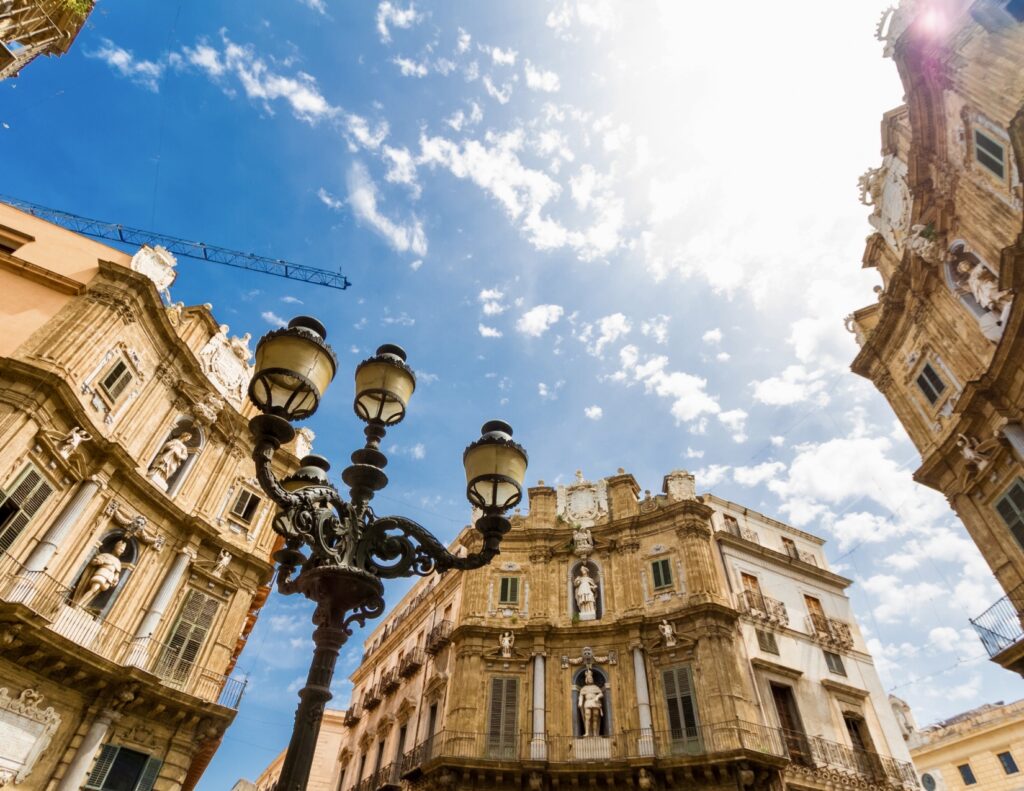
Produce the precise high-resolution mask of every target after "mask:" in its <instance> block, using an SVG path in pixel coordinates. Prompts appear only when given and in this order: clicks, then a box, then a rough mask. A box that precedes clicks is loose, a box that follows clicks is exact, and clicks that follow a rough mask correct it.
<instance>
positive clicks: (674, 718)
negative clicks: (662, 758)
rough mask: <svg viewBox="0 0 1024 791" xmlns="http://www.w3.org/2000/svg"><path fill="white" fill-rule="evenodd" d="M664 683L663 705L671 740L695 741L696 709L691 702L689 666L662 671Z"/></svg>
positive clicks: (691, 687) (696, 735)
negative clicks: (666, 711) (665, 710)
mask: <svg viewBox="0 0 1024 791" xmlns="http://www.w3.org/2000/svg"><path fill="white" fill-rule="evenodd" d="M662 680H663V681H664V684H665V705H666V708H667V709H668V723H669V728H670V729H671V731H672V740H673V741H680V740H684V741H688V742H689V741H695V740H697V738H698V733H697V709H696V707H695V706H694V702H693V691H692V690H693V685H692V684H691V681H690V668H689V667H674V668H670V669H669V670H665V671H664V672H663V673H662Z"/></svg>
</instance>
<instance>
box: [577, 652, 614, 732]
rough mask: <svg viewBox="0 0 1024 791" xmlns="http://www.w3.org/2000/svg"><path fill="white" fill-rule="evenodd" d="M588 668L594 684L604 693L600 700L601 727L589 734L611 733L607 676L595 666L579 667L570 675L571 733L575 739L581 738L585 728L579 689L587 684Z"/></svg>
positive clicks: (610, 710)
mask: <svg viewBox="0 0 1024 791" xmlns="http://www.w3.org/2000/svg"><path fill="white" fill-rule="evenodd" d="M588 670H589V671H590V672H591V673H592V674H593V676H592V678H593V679H594V682H593V683H594V685H595V686H597V687H600V689H601V692H603V693H604V697H603V698H602V700H601V729H600V732H599V733H597V734H591V736H599V737H603V738H607V737H609V736H611V734H612V686H611V684H610V683H609V681H608V676H607V675H606V674H605V673H604V672H603V671H601V670H598V669H597V668H596V667H593V668H586V667H584V668H580V669H579V670H577V671H576V673H575V674H574V675H573V677H572V735H573V736H574V737H575V738H577V739H582V738H583V733H584V730H585V728H584V722H583V711H582V709H581V708H580V690H581V689H583V687H585V686H586V685H587V671H588Z"/></svg>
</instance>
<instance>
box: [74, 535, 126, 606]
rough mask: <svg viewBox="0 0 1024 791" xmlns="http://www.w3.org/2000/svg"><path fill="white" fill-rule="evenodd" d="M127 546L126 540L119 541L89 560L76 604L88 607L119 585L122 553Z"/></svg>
mask: <svg viewBox="0 0 1024 791" xmlns="http://www.w3.org/2000/svg"><path fill="white" fill-rule="evenodd" d="M127 548H128V545H127V544H126V543H125V542H124V541H118V542H117V543H116V544H114V546H113V548H112V549H111V551H110V552H100V553H99V554H98V555H96V557H94V558H93V559H92V560H90V561H89V567H88V568H87V569H86V571H85V573H84V574H83V575H82V579H81V582H79V584H78V590H77V591H75V595H74V599H73V601H74V603H75V604H77V605H78V606H79V607H88V606H89V603H90V602H91V601H92V600H93V599H95V598H96V597H97V596H98V595H99V594H101V593H103V592H104V591H108V590H110V589H111V588H113V587H114V586H115V585H117V583H118V582H119V581H120V579H121V555H123V554H124V551H125V550H126V549H127Z"/></svg>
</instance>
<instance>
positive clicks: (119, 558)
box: [70, 530, 139, 618]
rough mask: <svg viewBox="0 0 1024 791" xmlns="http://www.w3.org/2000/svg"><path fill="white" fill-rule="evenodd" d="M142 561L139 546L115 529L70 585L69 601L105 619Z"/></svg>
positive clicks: (122, 532)
mask: <svg viewBox="0 0 1024 791" xmlns="http://www.w3.org/2000/svg"><path fill="white" fill-rule="evenodd" d="M138 559H139V546H138V544H137V543H136V541H135V539H134V538H131V537H129V536H126V535H125V533H124V531H123V530H113V531H111V532H110V533H107V535H105V536H104V537H103V539H102V540H101V541H100V543H99V546H98V547H96V549H95V550H94V551H93V552H92V553H91V554H90V555H89V557H88V559H87V560H86V561H85V563H83V564H82V567H81V568H80V569H79V572H78V575H77V577H76V578H75V583H74V585H72V586H71V593H70V602H71V603H72V604H74V605H75V606H77V607H79V608H80V609H82V610H85V611H86V612H89V613H92V614H93V615H95V616H97V617H99V618H102V617H104V616H105V615H106V614H107V613H108V612H109V611H110V608H111V607H112V606H113V604H114V602H115V601H116V600H117V597H118V596H119V595H120V593H121V591H122V590H123V589H124V586H125V583H127V582H128V578H129V577H130V576H131V573H132V571H133V570H134V569H135V565H136V563H138Z"/></svg>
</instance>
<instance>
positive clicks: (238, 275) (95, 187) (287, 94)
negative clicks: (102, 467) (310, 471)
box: [0, 0, 1024, 789]
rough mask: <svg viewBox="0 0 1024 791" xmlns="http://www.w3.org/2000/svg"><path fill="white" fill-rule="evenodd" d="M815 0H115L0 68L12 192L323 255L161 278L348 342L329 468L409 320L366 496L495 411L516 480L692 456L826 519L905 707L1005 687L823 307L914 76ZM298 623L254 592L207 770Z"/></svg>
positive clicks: (853, 268) (242, 733) (457, 518)
mask: <svg viewBox="0 0 1024 791" xmlns="http://www.w3.org/2000/svg"><path fill="white" fill-rule="evenodd" d="M839 5H840V6H841V7H837V6H836V4H822V3H817V2H809V1H804V0H799V1H796V2H789V3H771V4H765V3H755V2H753V0H750V2H746V1H745V2H741V3H738V4H735V3H730V4H723V3H705V4H690V3H685V4H684V3H675V2H663V3H659V2H653V1H651V2H638V3H632V2H631V3H628V4H627V3H624V2H623V3H613V2H608V1H607V0H552V1H547V0H545V1H544V2H541V1H540V0H523V1H522V2H517V3H506V4H498V3H486V4H484V3H468V2H462V3H456V2H450V3H443V4H441V3H438V4H430V3H427V2H417V3H415V4H409V3H408V2H407V0H401V1H394V0H393V2H380V3H374V2H363V3H355V2H342V0H276V2H269V0H254V2H250V3H245V4H237V3H229V2H214V1H211V2H205V3H197V2H191V3H189V2H184V1H183V0H177V1H172V2H164V3H140V2H125V1H124V0H103V1H102V2H100V3H99V5H98V7H97V10H96V12H95V13H94V14H93V15H92V17H91V18H90V20H89V23H88V25H87V27H86V29H85V30H84V31H83V32H82V34H81V35H80V37H79V39H78V40H77V42H76V43H75V46H74V47H73V49H72V50H71V52H70V53H69V54H68V55H67V56H65V57H64V58H62V59H59V60H53V59H48V60H41V61H39V62H36V63H34V64H32V65H31V66H30V67H29V68H28V69H26V70H25V72H24V74H23V76H22V77H21V78H19V79H18V80H17V81H8V82H5V83H2V84H0V124H2V126H0V156H2V161H3V163H4V180H3V188H2V191H3V192H5V193H7V194H10V195H14V196H17V197H21V198H26V199H28V200H33V201H36V202H38V203H42V204H44V205H49V206H54V207H58V208H63V209H66V210H69V211H73V212H78V213H80V214H84V215H87V216H93V217H97V218H100V219H105V220H110V221H116V222H121V223H124V224H126V225H134V226H137V227H143V228H152V229H155V230H159V231H162V232H165V233H169V234H175V235H179V236H184V237H188V238H191V239H195V240H197V241H205V242H209V243H211V244H219V245H222V246H226V247H233V248H238V249H242V250H246V251H253V252H257V253H262V254H266V255H270V256H272V257H275V258H285V259H290V260H294V261H297V262H301V263H306V264H310V265H314V266H319V267H325V268H329V269H340V270H341V271H343V272H344V273H345V274H347V275H348V276H349V277H350V278H351V280H352V282H353V287H352V288H351V289H350V290H349V291H347V292H338V291H330V290H327V289H318V288H315V287H311V286H305V285H303V284H299V283H292V282H290V281H286V280H279V279H275V278H270V277H267V276H259V275H252V274H249V273H243V272H239V271H238V270H232V269H222V268H218V267H214V266H212V265H202V264H198V263H195V262H191V261H187V260H182V261H181V262H180V264H179V271H180V275H179V278H178V281H177V283H176V284H175V286H174V288H173V294H174V298H175V299H176V300H184V301H185V302H187V303H190V304H191V303H201V302H212V303H213V305H214V310H215V313H216V315H217V316H218V318H219V319H220V320H221V321H223V322H226V323H228V324H230V325H231V328H232V331H233V332H235V333H238V334H241V333H242V332H246V331H248V332H252V333H253V334H254V335H256V336H258V335H259V334H261V333H262V332H264V331H266V330H267V329H270V328H271V327H272V326H275V325H277V324H278V323H279V321H280V320H281V319H286V318H288V317H289V316H290V315H293V314H295V313H298V312H309V313H312V314H314V315H316V316H318V317H320V318H321V319H322V320H323V321H324V322H325V324H326V325H327V327H328V329H329V334H330V338H329V340H330V341H331V342H332V343H333V344H334V346H335V348H336V349H337V350H338V352H339V355H340V357H341V359H342V360H343V366H342V373H341V374H339V377H338V380H337V381H336V382H335V384H334V387H333V389H332V390H331V391H329V393H328V397H327V400H326V403H325V404H324V407H323V409H322V412H321V414H319V415H317V416H316V418H315V419H314V420H313V421H311V427H312V428H313V429H314V430H315V431H316V432H317V433H318V438H317V442H316V448H317V451H318V452H321V453H325V454H326V455H328V456H330V457H331V458H333V459H335V460H336V462H337V465H338V467H340V466H342V462H343V461H344V459H345V457H346V456H347V453H348V452H350V451H351V450H352V449H353V448H354V447H355V446H356V443H357V442H358V439H359V437H360V431H359V427H358V425H357V421H356V420H355V418H354V417H353V416H352V415H351V412H350V403H351V395H350V392H351V391H350V389H349V388H350V387H351V385H350V381H351V380H350V379H349V378H348V377H349V371H350V370H351V367H352V365H354V364H355V363H356V362H358V361H359V360H360V359H362V358H363V357H365V356H366V355H367V354H368V353H370V352H371V351H372V349H374V348H375V347H376V346H377V345H379V344H380V343H384V342H394V343H399V344H402V345H403V346H405V347H406V349H407V350H408V352H409V360H410V363H411V364H412V365H413V366H414V367H415V368H416V369H417V371H419V372H420V387H419V389H418V390H417V392H416V394H415V397H414V399H413V402H412V405H411V409H410V413H409V417H408V419H407V421H406V422H405V423H403V424H402V425H401V426H400V427H398V428H396V429H395V430H393V431H392V432H391V435H390V436H389V438H388V439H387V440H386V442H385V445H386V447H387V448H388V449H389V453H390V455H391V458H392V466H390V467H389V475H390V478H391V481H392V484H391V487H390V488H389V489H387V490H385V491H384V492H383V493H382V494H381V495H380V496H379V500H378V503H379V505H378V511H379V512H384V511H389V510H394V511H395V512H400V513H404V514H407V515H409V516H412V517H414V518H417V519H419V520H421V521H422V522H423V523H424V524H426V525H427V526H428V527H430V528H432V529H433V530H435V531H436V532H437V533H439V534H440V535H441V536H442V537H444V538H446V539H450V538H451V537H453V536H454V535H455V534H456V533H457V531H458V529H459V528H460V527H461V526H462V525H463V524H465V523H466V521H467V519H468V507H467V506H466V504H465V502H464V499H463V483H462V478H461V476H462V470H461V451H462V448H463V447H464V446H465V445H466V444H467V443H468V442H469V441H471V440H472V439H473V438H474V437H475V436H476V435H477V432H478V430H479V426H480V424H481V423H482V422H483V420H485V419H487V418H491V417H504V418H506V419H508V420H509V421H510V422H511V423H512V424H513V426H515V427H516V436H517V437H518V438H519V439H521V441H522V442H523V443H524V444H525V445H526V446H527V447H528V449H529V451H530V460H531V466H530V471H529V474H528V475H529V479H530V481H531V482H535V481H536V480H538V479H544V480H545V481H546V482H547V483H549V484H551V483H557V482H559V481H564V480H567V479H569V478H571V476H572V473H573V471H574V470H575V469H577V468H582V469H583V471H584V473H585V474H586V475H587V476H588V477H592V478H593V477H599V476H603V475H608V474H611V473H614V472H615V470H616V468H618V467H624V468H625V469H626V470H628V471H630V472H632V473H633V474H634V475H635V476H636V478H637V479H638V481H639V482H640V484H641V486H642V487H644V488H650V489H652V490H655V491H657V489H658V488H659V486H660V481H661V476H662V475H663V474H664V473H666V472H668V471H669V470H671V469H674V468H687V469H690V470H692V471H694V472H695V473H696V475H697V478H698V486H699V488H701V489H703V490H713V491H714V492H715V493H716V494H718V495H720V496H723V497H727V498H729V499H732V500H735V501H737V502H741V503H743V504H745V505H749V506H750V507H752V508H755V509H758V510H762V511H764V512H766V513H768V514H771V515H774V516H777V517H779V518H781V519H784V520H786V521H789V522H791V523H793V524H796V525H798V526H800V527H803V528H804V529H807V530H808V531H810V532H814V533H818V534H821V535H823V536H825V537H826V538H828V539H829V543H828V545H827V549H828V552H829V557H830V559H831V562H832V563H833V567H834V568H835V569H836V570H838V571H840V572H841V573H844V574H846V575H848V576H850V577H852V578H854V579H855V580H856V581H857V584H856V585H855V586H854V587H853V589H852V592H851V593H852V597H853V601H854V605H855V607H856V610H857V613H858V615H859V618H860V621H861V624H862V627H863V628H864V629H865V631H866V632H867V634H868V635H869V638H870V640H871V646H872V648H873V650H874V652H875V655H876V661H877V663H878V666H879V670H880V672H881V674H882V678H883V681H884V683H885V684H886V686H887V687H888V688H892V689H894V690H895V691H896V692H897V694H899V695H900V696H901V697H904V698H905V699H907V700H908V701H909V702H910V703H911V705H912V706H913V707H914V711H915V714H916V716H917V718H918V720H919V722H921V721H923V722H928V721H931V720H934V719H936V718H939V717H945V716H949V715H951V714H953V713H956V712H958V711H961V710H963V709H966V708H969V707H971V706H973V705H977V704H979V703H982V702H985V701H989V700H994V699H999V698H1005V699H1007V700H1009V699H1014V698H1016V697H1019V696H1021V694H1022V692H1024V685H1022V683H1021V680H1020V679H1019V678H1017V677H1015V676H1012V675H1011V674H1009V673H1007V672H1005V671H1001V670H999V669H997V668H996V667H995V666H993V665H990V663H988V662H987V661H985V660H984V659H982V658H981V657H982V654H983V651H982V648H981V645H980V644H979V643H978V641H977V639H976V638H975V637H974V635H973V633H971V632H969V631H968V626H969V625H968V623H967V618H968V617H969V616H972V615H977V614H978V613H980V612H981V611H982V610H984V609H985V608H986V607H987V606H988V605H989V604H991V603H992V602H994V601H995V600H996V599H997V598H999V596H1000V592H999V591H998V589H997V587H996V585H995V583H994V581H993V580H992V577H991V575H990V574H989V572H988V570H987V568H986V567H985V564H984V563H983V562H982V560H981V558H980V556H979V555H978V553H977V551H976V550H975V549H974V547H973V545H972V544H970V542H969V541H968V540H967V538H966V534H965V533H964V531H963V529H962V527H961V526H960V525H959V524H958V523H957V522H956V520H955V519H954V517H953V514H952V512H951V511H950V510H949V508H948V507H947V505H946V503H945V500H944V499H943V498H942V497H941V496H939V495H936V494H934V493H931V492H929V491H927V490H925V489H923V488H921V487H918V486H916V485H914V484H913V483H912V481H911V477H910V475H911V472H912V471H913V469H915V468H916V466H917V465H918V463H919V459H918V456H917V454H916V452H915V451H914V449H913V447H912V446H911V445H910V444H909V442H907V440H906V439H905V436H904V434H903V432H902V430H901V429H900V428H899V427H898V426H897V425H896V424H895V423H894V418H893V415H892V413H891V411H890V410H889V408H888V406H887V405H886V404H885V402H884V400H883V399H882V398H881V397H880V396H879V395H877V394H876V393H875V392H874V390H873V389H872V388H871V387H870V385H869V384H868V383H866V382H863V381H861V380H860V379H859V378H858V377H855V376H854V375H853V374H851V373H849V371H848V368H847V366H848V364H849V361H850V360H852V358H853V356H854V354H855V351H856V347H855V345H854V342H853V340H852V336H850V335H848V334H847V333H846V332H845V330H844V329H843V321H842V320H843V317H844V316H845V315H846V314H847V313H849V312H850V311H851V310H852V309H854V308H857V307H860V306H862V305H866V304H868V303H870V302H871V301H872V300H873V299H874V295H873V294H872V291H871V289H872V287H873V286H874V285H876V284H877V283H878V282H879V281H878V277H877V274H875V273H874V272H872V271H863V270H861V267H860V259H861V254H862V251H863V243H864V238H865V237H866V235H867V234H868V232H869V231H870V228H869V226H868V225H867V222H866V216H867V214H868V212H869V210H868V209H867V208H866V207H864V206H861V205H860V204H859V202H858V200H857V188H856V180H857V176H858V175H859V174H860V173H861V172H863V171H864V169H865V168H867V167H868V166H872V165H876V164H877V163H878V161H879V159H880V154H879V145H880V143H879V133H878V128H879V121H880V118H881V114H882V112H883V111H885V110H887V109H889V108H891V107H893V106H896V105H897V104H899V103H900V101H901V95H902V89H901V86H900V84H899V80H898V78H897V75H896V70H895V67H894V65H893V64H892V63H891V61H887V60H885V59H883V58H882V55H881V45H880V44H878V42H876V41H875V40H874V38H873V32H874V25H875V22H876V20H877V17H878V15H879V13H880V12H881V10H882V8H883V7H884V6H886V5H888V2H887V0H878V2H876V1H875V0H862V1H861V2H858V3H846V4H839ZM406 585H407V583H396V584H395V585H393V586H392V588H391V590H390V593H389V599H390V600H391V601H395V600H397V598H398V597H399V596H400V595H401V592H402V591H403V590H404V589H405V587H406ZM308 618H309V608H308V607H307V606H306V605H305V604H304V603H303V602H300V601H295V600H288V601H286V600H282V599H281V598H280V597H277V596H275V597H273V598H272V599H271V600H270V603H269V604H268V605H267V607H266V608H265V610H264V614H263V616H262V618H261V620H260V622H259V624H258V626H257V628H256V630H255V632H254V633H253V636H252V638H251V640H250V643H249V646H248V648H247V649H246V651H245V653H244V654H243V655H242V658H241V661H240V663H239V667H240V669H242V670H243V671H245V672H247V673H248V674H249V675H250V678H251V682H250V687H249V692H248V693H247V696H246V699H245V700H244V702H243V705H242V708H241V711H240V713H239V716H238V719H237V720H236V722H235V724H234V726H233V727H232V728H231V730H230V731H229V732H228V734H227V736H226V738H225V741H224V745H223V747H222V748H221V750H220V752H219V753H218V754H217V756H216V758H215V760H214V762H213V764H212V766H211V767H210V769H209V771H208V772H207V774H206V776H205V777H204V779H203V781H202V783H201V786H200V788H202V789H214V788H225V787H229V786H230V784H231V783H232V782H233V781H234V780H235V779H237V778H238V777H240V776H249V777H250V778H252V777H254V776H255V774H256V773H257V772H258V770H259V769H260V768H261V767H262V766H264V765H266V763H268V762H269V761H270V760H271V759H272V758H273V757H274V755H275V754H276V753H277V752H278V751H279V750H281V749H282V748H283V747H284V745H285V744H286V741H287V735H288V732H289V730H290V727H291V713H292V710H293V708H294V703H295V697H294V694H293V693H294V691H295V690H296V689H297V688H298V686H299V685H300V683H301V679H302V678H303V676H304V674H305V666H306V663H307V661H308V656H309V651H310V648H311V641H310V639H309V637H308V635H309V631H310V624H309V620H308ZM360 653H361V639H360V636H359V635H358V634H357V636H356V637H355V638H354V639H353V641H352V642H351V643H350V645H349V648H348V649H347V650H346V651H345V652H344V653H343V656H342V659H341V661H340V663H339V671H338V672H339V676H341V677H344V676H345V675H346V674H347V673H348V672H350V671H351V670H352V669H353V668H354V667H355V665H356V663H357V662H358V659H359V655H360ZM336 686H337V689H338V698H337V699H336V701H335V702H336V704H337V705H339V706H342V705H344V704H345V703H346V701H347V694H348V691H349V686H348V684H347V683H346V682H344V681H339V683H338V684H337V685H336ZM284 689H287V690H288V692H287V693H284V692H282V690H284Z"/></svg>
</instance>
